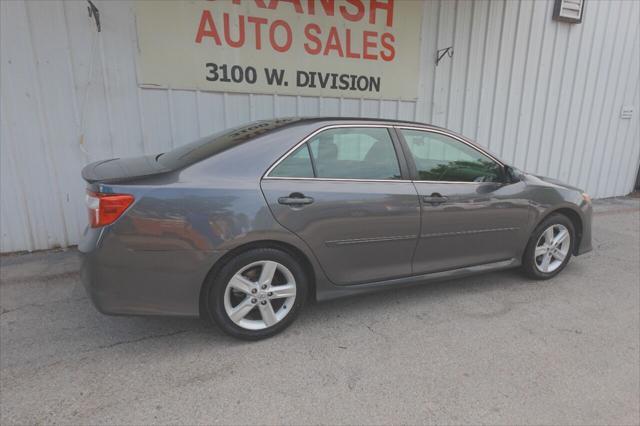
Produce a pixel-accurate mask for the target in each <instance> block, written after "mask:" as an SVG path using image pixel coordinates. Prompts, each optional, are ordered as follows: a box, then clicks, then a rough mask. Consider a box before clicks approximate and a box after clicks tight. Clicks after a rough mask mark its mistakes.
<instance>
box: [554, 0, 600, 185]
mask: <svg viewBox="0 0 640 426" xmlns="http://www.w3.org/2000/svg"><path fill="white" fill-rule="evenodd" d="M600 6H601V4H600V3H599V2H596V3H595V4H594V5H593V12H592V13H589V14H585V16H584V19H583V24H584V28H583V29H582V34H581V40H580V47H581V50H580V52H579V53H578V62H577V63H576V65H575V68H574V70H573V87H572V93H571V95H572V102H571V105H570V110H569V116H568V118H567V122H566V123H565V133H564V136H563V139H564V141H565V142H564V147H563V151H562V153H561V154H560V156H561V158H571V159H574V158H575V154H576V149H580V146H581V144H580V143H579V141H578V132H579V131H580V125H581V121H582V120H583V115H584V110H585V105H586V104H587V102H588V97H587V87H588V82H589V80H588V77H589V75H590V74H592V73H590V68H589V66H590V65H591V64H592V56H593V55H594V49H593V44H594V40H595V36H596V28H597V27H598V24H599V23H600V22H601V21H603V20H604V14H603V13H601V12H602V11H601V7H600ZM573 163H574V161H565V164H563V166H562V167H561V168H560V171H559V175H558V177H559V179H561V180H563V181H569V177H570V175H571V168H572V167H573Z"/></svg>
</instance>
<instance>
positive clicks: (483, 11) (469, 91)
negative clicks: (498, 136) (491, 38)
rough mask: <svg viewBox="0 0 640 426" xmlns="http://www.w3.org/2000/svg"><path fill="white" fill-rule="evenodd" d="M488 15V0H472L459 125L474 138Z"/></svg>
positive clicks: (466, 133)
mask: <svg viewBox="0 0 640 426" xmlns="http://www.w3.org/2000/svg"><path fill="white" fill-rule="evenodd" d="M488 15H489V0H478V1H475V2H473V15H472V16H471V29H470V32H469V48H468V49H469V51H468V62H467V64H468V65H467V72H466V79H465V93H464V100H463V111H462V125H461V133H462V134H464V135H465V136H467V137H470V138H476V137H477V131H478V114H479V113H480V107H479V104H480V85H481V84H482V71H483V69H484V58H485V53H486V46H487V40H486V37H487V31H488V25H489V20H488Z"/></svg>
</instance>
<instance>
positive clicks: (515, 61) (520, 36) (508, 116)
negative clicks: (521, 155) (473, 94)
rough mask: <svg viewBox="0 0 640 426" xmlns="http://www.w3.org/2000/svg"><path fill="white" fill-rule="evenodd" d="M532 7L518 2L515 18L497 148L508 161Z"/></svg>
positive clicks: (517, 115) (516, 122)
mask: <svg viewBox="0 0 640 426" xmlns="http://www.w3.org/2000/svg"><path fill="white" fill-rule="evenodd" d="M532 8H533V3H532V2H531V1H522V2H520V3H519V9H518V16H517V19H516V28H515V34H514V43H513V51H512V56H511V69H510V70H509V86H508V89H507V93H508V98H507V105H506V109H505V111H504V124H503V126H504V129H503V132H502V135H501V138H500V139H501V145H500V150H499V153H500V156H501V158H502V159H504V160H505V161H509V162H512V161H513V158H514V157H515V151H516V150H515V147H516V144H517V139H516V137H517V134H518V125H519V123H520V110H521V109H522V101H523V97H522V91H523V87H524V72H525V64H526V59H527V56H528V54H529V40H530V35H531V32H530V25H531V20H532V17H533V9H532ZM496 151H498V150H496Z"/></svg>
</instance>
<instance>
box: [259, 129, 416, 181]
mask: <svg viewBox="0 0 640 426" xmlns="http://www.w3.org/2000/svg"><path fill="white" fill-rule="evenodd" d="M348 128H384V129H387V132H389V139H390V140H391V144H392V146H393V150H394V152H395V154H396V161H397V162H398V168H399V170H400V174H401V176H402V177H403V179H356V178H322V177H315V176H314V177H312V178H311V177H286V176H270V174H271V172H272V171H273V170H274V169H275V168H276V167H278V165H279V164H280V163H281V162H283V161H284V160H286V159H287V158H288V157H289V156H290V155H292V154H293V153H294V152H295V151H296V150H297V149H298V148H299V147H301V146H302V145H303V144H305V143H307V142H308V141H310V140H311V139H312V138H313V137H314V136H315V135H317V134H318V133H321V132H323V131H325V130H330V129H348ZM398 142H400V141H399V140H398V141H396V140H395V139H394V126H393V125H390V124H330V125H327V126H322V127H320V128H319V129H316V130H314V131H313V132H311V134H309V135H308V136H306V137H305V138H303V139H302V140H301V141H300V142H298V143H296V144H295V145H294V146H293V147H292V148H290V149H289V150H288V151H287V152H285V153H284V154H283V155H282V156H281V157H280V158H279V159H278V160H276V162H275V163H273V164H272V165H271V167H269V168H268V169H267V171H266V172H265V173H264V174H263V175H262V179H268V180H318V181H335V182H402V183H408V182H411V179H404V177H405V171H406V167H405V166H404V165H403V164H406V161H407V159H406V158H405V157H406V155H404V151H402V150H400V152H398V151H399V148H401V147H398V146H397V144H398ZM401 144H402V143H401V142H400V145H401ZM307 148H308V149H309V150H310V149H311V147H310V146H309V145H307ZM401 154H402V155H401ZM309 155H310V156H311V164H312V167H313V168H314V175H315V174H316V172H315V164H314V162H313V156H312V155H311V151H309ZM403 161H404V163H403Z"/></svg>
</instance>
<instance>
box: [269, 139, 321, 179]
mask: <svg viewBox="0 0 640 426" xmlns="http://www.w3.org/2000/svg"><path fill="white" fill-rule="evenodd" d="M269 176H273V177H309V178H312V177H313V166H312V165H311V156H309V147H308V146H307V144H304V145H302V146H301V147H300V148H298V149H296V150H295V151H294V152H293V153H292V154H291V155H289V156H288V157H287V158H285V159H284V160H282V162H280V164H278V165H277V166H276V168H275V169H273V170H272V171H271V173H270V174H269Z"/></svg>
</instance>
